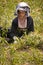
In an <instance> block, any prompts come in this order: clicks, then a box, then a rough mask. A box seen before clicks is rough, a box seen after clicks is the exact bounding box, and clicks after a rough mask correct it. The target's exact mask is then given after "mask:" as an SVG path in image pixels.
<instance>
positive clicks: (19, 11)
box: [8, 2, 34, 42]
mask: <svg viewBox="0 0 43 65" xmlns="http://www.w3.org/2000/svg"><path fill="white" fill-rule="evenodd" d="M16 15H17V17H16V18H15V19H14V20H13V22H12V26H11V31H10V32H9V33H8V38H9V39H10V40H9V42H12V41H14V39H13V37H14V36H17V37H21V36H22V35H23V34H24V31H26V34H28V33H29V32H31V31H32V32H33V31H34V24H33V19H32V17H31V16H30V7H29V5H28V4H27V3H25V2H20V3H19V4H18V5H17V7H16Z"/></svg>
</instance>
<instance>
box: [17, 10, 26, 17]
mask: <svg viewBox="0 0 43 65" xmlns="http://www.w3.org/2000/svg"><path fill="white" fill-rule="evenodd" d="M25 14H26V12H25V11H22V10H20V11H19V12H18V16H19V17H24V16H25Z"/></svg>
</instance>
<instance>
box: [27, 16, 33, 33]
mask: <svg viewBox="0 0 43 65" xmlns="http://www.w3.org/2000/svg"><path fill="white" fill-rule="evenodd" d="M31 31H32V32H33V31H34V23H33V19H32V17H31V16H30V17H28V32H31Z"/></svg>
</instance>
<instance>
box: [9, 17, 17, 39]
mask: <svg viewBox="0 0 43 65" xmlns="http://www.w3.org/2000/svg"><path fill="white" fill-rule="evenodd" d="M16 31H17V19H16V18H15V19H14V20H13V21H12V25H11V31H10V34H9V37H10V38H13V37H14V36H15V35H16Z"/></svg>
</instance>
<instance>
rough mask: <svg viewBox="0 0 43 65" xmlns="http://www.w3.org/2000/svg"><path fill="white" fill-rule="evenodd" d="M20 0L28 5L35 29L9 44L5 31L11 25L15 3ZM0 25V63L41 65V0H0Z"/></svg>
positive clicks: (42, 42)
mask: <svg viewBox="0 0 43 65" xmlns="http://www.w3.org/2000/svg"><path fill="white" fill-rule="evenodd" d="M21 1H24V2H27V3H28V4H29V5H30V8H31V9H30V10H31V12H30V15H31V16H32V18H33V20H34V30H35V31H34V32H31V33H29V34H28V35H26V33H24V36H22V38H17V40H16V41H17V42H14V43H11V44H9V43H8V42H7V41H6V40H5V36H6V35H5V33H6V31H7V29H8V28H9V27H11V23H12V20H13V19H14V18H15V16H14V12H15V9H16V5H17V4H18V3H19V2H21ZM0 26H2V27H3V32H2V36H3V37H0V65H43V0H0ZM5 28H6V30H5Z"/></svg>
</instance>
